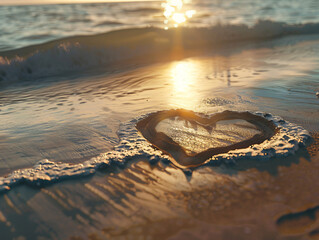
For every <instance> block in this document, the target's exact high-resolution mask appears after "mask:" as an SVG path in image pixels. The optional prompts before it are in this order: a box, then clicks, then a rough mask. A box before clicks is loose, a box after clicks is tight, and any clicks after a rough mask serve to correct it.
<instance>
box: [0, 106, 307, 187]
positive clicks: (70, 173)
mask: <svg viewBox="0 0 319 240" xmlns="http://www.w3.org/2000/svg"><path fill="white" fill-rule="evenodd" d="M150 114H152V113H150ZM150 114H147V115H143V116H140V117H138V118H135V119H133V120H131V121H129V122H126V123H123V124H121V126H120V129H119V131H118V136H119V138H120V143H119V144H118V145H117V146H116V147H115V148H114V150H112V151H110V152H107V153H103V154H100V155H99V156H97V157H94V158H91V159H90V160H88V161H85V162H83V163H79V164H68V163H56V162H52V161H49V160H47V159H44V160H41V161H39V162H38V163H37V164H36V165H35V166H34V167H33V168H27V169H20V170H16V171H14V172H12V173H11V174H8V175H7V176H5V177H0V192H5V191H8V190H10V189H11V188H12V187H14V186H16V185H18V184H27V185H31V186H37V187H43V186H46V185H48V184H52V183H54V182H58V181H62V180H65V179H72V178H79V177H84V176H89V175H93V174H94V173H96V171H97V170H99V169H105V168H107V167H109V166H112V165H113V166H119V167H122V168H123V167H125V166H126V165H125V164H127V163H129V162H130V161H133V160H138V159H148V161H149V162H150V164H154V163H157V162H158V161H163V162H165V163H169V162H170V157H169V156H168V155H166V154H164V153H162V152H161V151H160V150H158V149H156V148H154V147H153V146H152V145H151V144H150V143H149V142H148V141H147V140H146V139H145V138H144V137H142V136H141V134H140V133H139V132H138V131H137V129H136V124H137V123H138V122H139V121H141V120H142V119H145V118H146V117H147V116H149V115H150ZM252 114H255V115H258V116H262V117H264V118H266V119H267V120H269V121H271V122H272V123H273V124H275V125H276V126H277V127H278V128H279V131H278V132H277V133H276V135H274V136H273V137H272V138H271V139H269V140H266V141H264V142H263V143H261V144H254V145H252V146H250V147H248V148H244V149H239V150H232V151H229V152H228V153H225V154H219V155H215V156H213V157H211V158H209V159H207V160H206V161H205V162H204V163H203V165H220V164H221V163H224V164H226V165H227V164H232V163H234V162H237V163H238V164H240V160H241V159H250V160H255V161H265V160H269V159H270V158H282V157H286V156H288V155H291V154H294V153H295V152H296V151H297V150H298V149H299V148H302V147H305V146H306V145H307V143H308V141H309V139H310V138H311V137H310V134H309V132H308V131H307V130H305V129H304V128H302V127H301V126H298V125H295V124H293V123H290V122H287V121H285V120H283V119H282V118H281V117H278V116H272V115H271V114H268V113H261V112H257V113H253V112H252ZM195 169H196V168H195Z"/></svg>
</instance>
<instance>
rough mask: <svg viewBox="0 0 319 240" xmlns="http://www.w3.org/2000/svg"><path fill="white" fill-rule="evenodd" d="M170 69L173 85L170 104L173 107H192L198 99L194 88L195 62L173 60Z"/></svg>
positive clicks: (195, 82)
mask: <svg viewBox="0 0 319 240" xmlns="http://www.w3.org/2000/svg"><path fill="white" fill-rule="evenodd" d="M170 71H171V72H170V74H171V83H172V87H173V88H172V97H171V98H170V100H169V101H170V104H171V105H172V106H173V107H178V108H188V109H193V108H194V107H195V105H196V104H197V100H198V99H199V96H197V93H196V90H195V88H196V84H197V81H196V73H197V71H198V66H197V63H196V62H194V61H181V62H175V63H173V64H172V67H171V69H170Z"/></svg>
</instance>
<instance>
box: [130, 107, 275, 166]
mask: <svg viewBox="0 0 319 240" xmlns="http://www.w3.org/2000/svg"><path fill="white" fill-rule="evenodd" d="M136 127H137V129H138V130H139V131H140V132H141V133H142V135H143V136H144V137H145V138H146V139H147V140H148V141H149V142H150V143H152V144H153V145H154V146H155V147H157V148H158V149H160V150H162V151H163V152H165V153H167V154H169V155H170V156H171V157H172V159H171V160H172V162H173V163H174V164H175V165H177V166H178V167H181V168H187V167H196V166H199V165H201V164H202V163H204V162H205V161H206V160H207V159H209V158H210V157H212V156H213V155H216V154H221V153H227V152H228V151H230V150H235V149H242V148H247V147H249V146H250V145H253V144H260V143H262V142H264V141H265V140H267V139H269V138H271V137H272V136H273V135H274V134H275V133H276V131H277V130H276V126H275V125H274V124H273V123H272V122H271V121H268V120H267V119H265V118H263V117H261V116H257V115H254V114H252V113H249V112H233V111H225V112H222V113H217V114H214V115H212V116H200V115H197V114H195V113H194V112H192V111H188V110H184V109H179V110H169V111H161V112H157V113H153V114H151V115H149V116H148V117H147V118H145V119H143V120H141V121H139V122H138V123H137V125H136Z"/></svg>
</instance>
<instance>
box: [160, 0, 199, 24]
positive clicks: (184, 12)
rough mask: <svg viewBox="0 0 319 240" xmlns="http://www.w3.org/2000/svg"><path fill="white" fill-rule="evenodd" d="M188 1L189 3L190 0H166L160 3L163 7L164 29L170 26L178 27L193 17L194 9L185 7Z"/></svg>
mask: <svg viewBox="0 0 319 240" xmlns="http://www.w3.org/2000/svg"><path fill="white" fill-rule="evenodd" d="M189 3H191V0H166V2H165V3H163V4H162V7H163V8H164V12H163V15H164V16H165V20H164V24H165V29H168V28H169V27H171V26H174V27H178V26H179V25H180V24H183V23H185V22H187V20H188V19H190V18H192V17H193V15H194V14H195V13H196V11H195V10H193V9H188V8H187V4H189Z"/></svg>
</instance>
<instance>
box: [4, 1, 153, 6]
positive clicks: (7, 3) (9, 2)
mask: <svg viewBox="0 0 319 240" xmlns="http://www.w3.org/2000/svg"><path fill="white" fill-rule="evenodd" d="M137 1H152V0H0V5H31V4H54V3H57V4H59V3H90V2H91V3H96V2H137Z"/></svg>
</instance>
